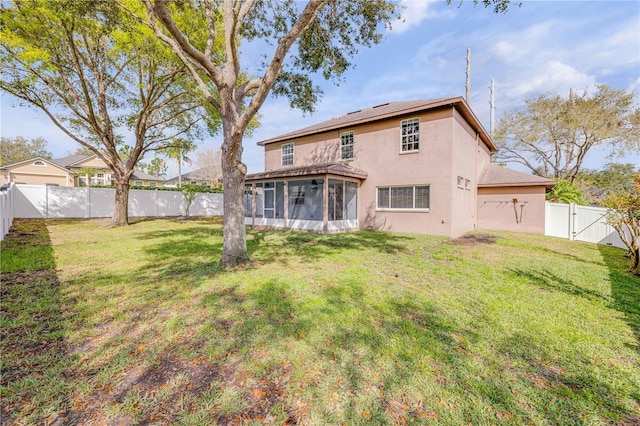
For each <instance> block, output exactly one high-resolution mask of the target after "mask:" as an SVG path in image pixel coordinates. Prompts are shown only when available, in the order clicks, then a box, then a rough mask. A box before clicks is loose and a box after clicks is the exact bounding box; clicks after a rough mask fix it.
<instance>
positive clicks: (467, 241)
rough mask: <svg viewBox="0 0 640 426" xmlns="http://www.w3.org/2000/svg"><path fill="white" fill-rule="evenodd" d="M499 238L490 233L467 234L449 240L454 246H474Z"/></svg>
mask: <svg viewBox="0 0 640 426" xmlns="http://www.w3.org/2000/svg"><path fill="white" fill-rule="evenodd" d="M498 238H500V237H498V236H496V235H491V234H467V235H463V236H462V237H458V238H456V239H454V240H451V241H450V244H453V245H455V246H475V245H477V244H495V243H496V240H497V239H498Z"/></svg>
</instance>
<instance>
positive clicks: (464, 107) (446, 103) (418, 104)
mask: <svg viewBox="0 0 640 426" xmlns="http://www.w3.org/2000/svg"><path fill="white" fill-rule="evenodd" d="M442 107H454V108H456V109H457V110H458V112H459V113H460V114H461V115H462V116H463V117H464V118H465V119H466V120H467V121H468V122H469V124H470V125H471V126H472V127H473V128H474V130H476V131H477V132H478V134H479V136H480V138H481V139H482V141H483V142H484V143H485V144H486V145H487V146H488V147H489V148H490V149H491V150H492V151H496V150H497V148H496V146H495V144H494V143H493V140H492V139H491V136H489V134H488V133H487V131H486V130H485V129H484V127H482V124H481V123H480V121H479V120H478V118H477V117H476V116H475V114H474V113H473V111H471V108H469V105H468V104H467V103H466V102H465V100H464V99H463V98H462V97H455V98H438V99H425V100H418V101H404V102H388V103H384V104H381V105H376V106H374V107H370V108H365V109H361V110H357V111H353V112H350V113H347V114H345V115H342V116H339V117H335V118H332V119H330V120H327V121H323V122H321V123H318V124H314V125H312V126H309V127H305V128H303V129H300V130H295V131H293V132H289V133H286V134H284V135H281V136H276V137H274V138H270V139H266V140H264V141H261V142H258V145H260V146H264V145H267V144H270V143H275V142H282V141H286V140H290V139H294V138H299V137H302V136H308V135H312V134H316V133H322V132H328V131H330V130H338V129H343V128H345V127H352V126H355V125H359V124H365V123H371V122H374V121H379V120H384V119H386V118H392V117H397V116H401V115H406V114H413V113H418V112H422V111H428V110H433V109H438V108H442Z"/></svg>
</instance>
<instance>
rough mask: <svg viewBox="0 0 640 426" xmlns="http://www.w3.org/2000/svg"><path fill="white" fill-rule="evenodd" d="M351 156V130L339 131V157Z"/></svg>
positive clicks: (349, 157) (349, 158)
mask: <svg viewBox="0 0 640 426" xmlns="http://www.w3.org/2000/svg"><path fill="white" fill-rule="evenodd" d="M352 158H353V132H345V133H340V159H342V160H351V159H352Z"/></svg>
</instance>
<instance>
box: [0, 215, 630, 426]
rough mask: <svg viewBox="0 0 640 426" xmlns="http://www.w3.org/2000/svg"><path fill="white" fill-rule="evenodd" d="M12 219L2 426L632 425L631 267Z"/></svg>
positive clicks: (287, 235) (561, 254) (614, 257)
mask: <svg viewBox="0 0 640 426" xmlns="http://www.w3.org/2000/svg"><path fill="white" fill-rule="evenodd" d="M247 245H248V248H249V251H250V254H251V259H252V263H251V264H250V265H248V266H246V267H242V268H236V269H234V270H221V269H220V267H219V266H218V263H217V261H218V259H219V257H220V254H221V250H222V228H221V225H220V223H219V222H218V221H215V220H194V221H175V220H151V221H141V222H138V223H135V224H133V225H131V226H129V227H126V228H118V229H111V228H108V227H107V226H106V224H105V223H104V222H101V221H37V220H32V221H30V220H22V221H16V223H15V224H14V228H13V229H12V231H11V233H10V234H9V236H8V238H7V239H6V241H5V242H3V243H2V254H1V255H2V259H1V261H2V305H1V310H2V317H1V324H2V328H1V330H2V336H1V342H0V344H1V347H0V353H1V362H2V365H1V367H2V368H1V379H2V380H1V387H0V398H2V419H1V420H2V423H6V424H46V423H48V424H82V423H86V424H168V423H179V424H193V425H209V424H231V423H233V424H235V423H246V424H250V423H252V422H253V424H260V423H267V424H342V423H346V424H404V423H417V424H431V423H437V424H444V425H450V424H468V423H472V424H509V423H515V424H629V425H631V424H638V423H639V422H640V414H639V412H640V390H639V389H640V346H639V343H638V341H639V338H640V280H638V278H637V277H633V276H630V275H628V274H626V273H625V272H624V270H625V267H626V262H625V259H624V258H623V257H622V255H623V251H622V250H618V249H614V248H610V247H603V246H596V245H590V244H581V243H576V242H573V243H570V242H568V241H563V240H559V239H553V238H545V237H541V236H532V235H524V234H511V233H492V234H472V235H469V236H466V237H465V238H462V239H458V240H454V241H448V240H446V239H443V238H439V237H431V236H416V235H402V234H392V233H376V232H357V233H352V234H341V235H331V236H322V235H316V234H309V233H296V232H275V231H249V232H248V241H247Z"/></svg>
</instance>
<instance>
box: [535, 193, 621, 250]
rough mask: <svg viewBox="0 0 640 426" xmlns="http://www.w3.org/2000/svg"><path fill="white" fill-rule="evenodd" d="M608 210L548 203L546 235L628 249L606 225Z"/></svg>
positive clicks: (609, 226) (610, 227)
mask: <svg viewBox="0 0 640 426" xmlns="http://www.w3.org/2000/svg"><path fill="white" fill-rule="evenodd" d="M607 211H608V210H607V209H605V208H601V207H587V206H578V205H576V204H573V203H572V204H561V203H549V202H547V203H546V213H545V232H544V234H545V235H549V236H552V237H561V238H568V239H569V240H575V241H587V242H590V243H597V244H606V245H609V246H615V247H620V248H627V246H625V245H624V243H623V242H622V240H621V239H620V236H619V235H618V233H617V232H616V230H615V229H613V227H612V226H611V225H609V224H607V223H606V217H605V216H606V214H607Z"/></svg>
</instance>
